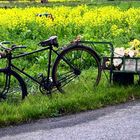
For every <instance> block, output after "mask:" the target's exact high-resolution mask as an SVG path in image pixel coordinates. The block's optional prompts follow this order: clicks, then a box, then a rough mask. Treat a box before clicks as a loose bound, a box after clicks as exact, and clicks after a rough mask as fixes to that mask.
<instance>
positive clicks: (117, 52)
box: [113, 47, 125, 67]
mask: <svg viewBox="0 0 140 140" xmlns="http://www.w3.org/2000/svg"><path fill="white" fill-rule="evenodd" d="M124 53H125V52H124V48H123V47H122V48H115V50H114V57H123V56H124ZM121 63H122V59H119V58H117V59H113V64H114V66H115V67H117V66H119V65H120V64H121Z"/></svg>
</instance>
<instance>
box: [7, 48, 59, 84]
mask: <svg viewBox="0 0 140 140" xmlns="http://www.w3.org/2000/svg"><path fill="white" fill-rule="evenodd" d="M45 50H49V57H48V70H47V82H49V77H50V65H51V55H52V51H53V52H54V53H55V54H56V55H57V56H59V53H58V52H57V51H55V50H54V49H53V47H52V46H48V47H45V48H42V49H38V50H35V51H32V52H27V53H23V54H19V55H17V56H12V53H10V54H9V56H8V57H7V60H8V66H7V68H5V69H7V70H11V69H15V70H17V71H18V72H20V73H22V74H24V75H25V76H27V77H28V78H30V79H31V80H33V81H35V82H36V83H38V84H41V82H40V81H39V80H37V79H36V78H34V77H32V76H31V75H29V74H28V73H26V72H24V71H23V70H21V69H19V68H18V67H17V66H15V65H14V64H12V60H14V59H18V58H21V57H25V56H29V55H32V54H35V53H38V52H43V51H45Z"/></svg>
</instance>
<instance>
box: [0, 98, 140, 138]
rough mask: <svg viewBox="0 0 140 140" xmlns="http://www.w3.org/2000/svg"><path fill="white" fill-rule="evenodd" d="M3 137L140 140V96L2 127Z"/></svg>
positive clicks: (0, 132)
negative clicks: (92, 109)
mask: <svg viewBox="0 0 140 140" xmlns="http://www.w3.org/2000/svg"><path fill="white" fill-rule="evenodd" d="M0 140H140V100H138V101H133V102H129V103H126V104H121V105H117V106H112V107H106V108H102V109H98V110H94V111H88V112H83V113H79V114H75V115H70V116H64V117H59V118H52V119H42V120H38V121H36V122H32V123H30V124H23V125H19V126H11V127H6V128H1V129H0Z"/></svg>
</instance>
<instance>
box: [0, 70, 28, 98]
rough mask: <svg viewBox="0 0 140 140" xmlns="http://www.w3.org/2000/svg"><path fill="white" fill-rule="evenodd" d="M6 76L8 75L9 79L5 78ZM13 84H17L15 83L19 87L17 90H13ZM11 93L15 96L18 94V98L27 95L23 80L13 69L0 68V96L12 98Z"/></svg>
mask: <svg viewBox="0 0 140 140" xmlns="http://www.w3.org/2000/svg"><path fill="white" fill-rule="evenodd" d="M6 77H8V78H9V79H7V80H6ZM6 81H7V83H6ZM9 81H10V82H9ZM14 84H18V85H19V86H18V85H17V86H18V87H19V91H17V90H16V91H14V87H12V86H13V85H14ZM8 87H9V88H8ZM10 89H11V90H10ZM17 92H19V93H17ZM10 93H11V94H10ZM13 93H15V94H14V95H16V96H17V95H18V96H17V97H19V98H20V99H24V98H25V97H26V96H27V87H26V84H25V82H24V80H23V79H22V77H21V76H20V75H19V74H18V73H16V72H15V71H13V70H8V69H0V96H1V97H2V98H4V99H6V98H7V96H8V97H9V96H11V97H12V98H11V100H13V97H14V95H12V94H13ZM14 98H15V97H14ZM16 100H17V98H16Z"/></svg>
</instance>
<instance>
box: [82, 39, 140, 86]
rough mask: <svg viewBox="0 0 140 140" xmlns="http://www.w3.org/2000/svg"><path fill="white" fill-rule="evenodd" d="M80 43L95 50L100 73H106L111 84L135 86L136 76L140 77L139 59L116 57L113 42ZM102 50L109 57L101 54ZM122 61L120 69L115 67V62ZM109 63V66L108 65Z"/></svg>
mask: <svg viewBox="0 0 140 140" xmlns="http://www.w3.org/2000/svg"><path fill="white" fill-rule="evenodd" d="M80 43H82V44H84V45H86V46H90V47H92V48H93V50H95V52H96V55H97V58H98V61H100V66H98V67H101V68H100V71H98V72H99V73H102V72H103V73H104V74H105V76H106V78H107V80H108V81H109V83H117V84H123V85H130V84H134V75H138V76H139V77H140V58H139V57H133V58H130V57H126V56H122V57H115V56H114V47H113V44H112V43H111V42H93V41H80ZM99 46H100V48H102V49H105V51H108V56H107V55H105V54H104V53H103V54H101V53H100V49H99ZM115 59H116V60H117V59H119V60H121V61H122V63H121V65H120V66H119V67H115V66H114V63H113V61H114V60H115ZM107 62H109V64H110V65H109V66H107V65H106V63H107ZM106 71H109V76H107V74H106ZM139 81H140V80H139Z"/></svg>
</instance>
